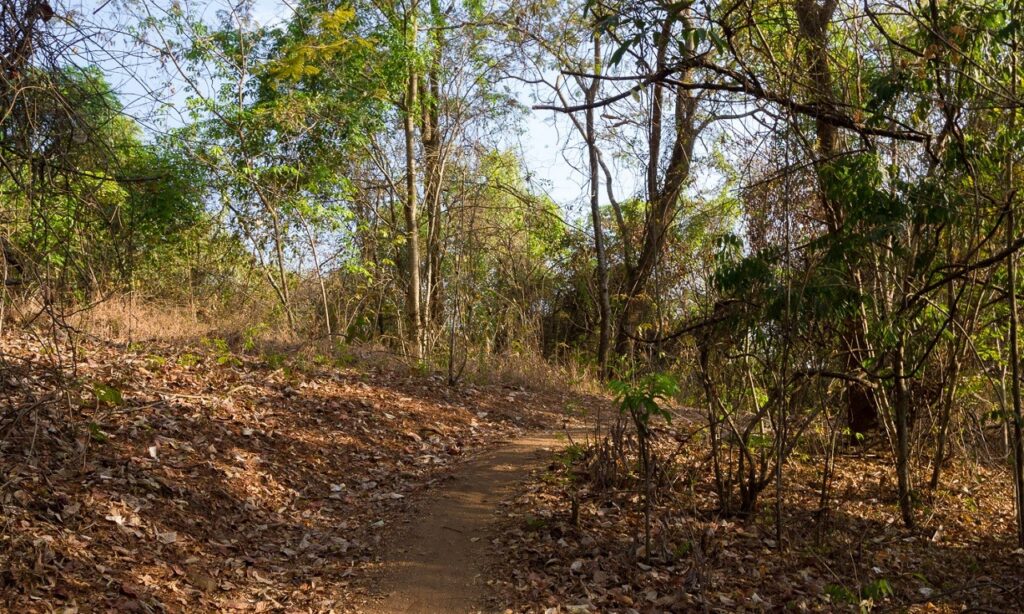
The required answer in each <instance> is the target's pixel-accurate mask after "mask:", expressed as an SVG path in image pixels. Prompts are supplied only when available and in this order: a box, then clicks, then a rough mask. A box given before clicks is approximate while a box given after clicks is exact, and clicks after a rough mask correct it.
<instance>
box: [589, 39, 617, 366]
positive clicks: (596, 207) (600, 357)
mask: <svg viewBox="0 0 1024 614" xmlns="http://www.w3.org/2000/svg"><path fill="white" fill-rule="evenodd" d="M594 74H595V75H600V74H601V37H600V35H598V34H594ZM600 87H601V80H600V78H599V77H595V78H594V79H592V80H591V82H590V87H589V88H587V92H586V99H587V105H588V107H587V127H586V132H587V134H586V139H587V153H588V154H589V156H590V215H591V218H592V223H593V224H594V252H595V254H596V256H597V287H598V294H599V297H598V302H599V308H600V309H599V310H600V317H601V323H600V325H601V332H600V335H599V338H598V346H597V364H598V366H599V367H600V369H601V377H602V378H607V377H608V350H609V345H610V343H611V336H612V303H611V294H610V292H609V290H608V257H607V256H606V255H605V248H604V231H603V230H602V228H601V202H600V192H599V187H600V186H599V177H598V174H599V173H600V170H601V169H600V165H599V160H598V152H597V131H596V128H595V126H594V108H593V107H592V106H590V105H592V104H593V103H594V101H595V100H597V95H598V91H599V89H600Z"/></svg>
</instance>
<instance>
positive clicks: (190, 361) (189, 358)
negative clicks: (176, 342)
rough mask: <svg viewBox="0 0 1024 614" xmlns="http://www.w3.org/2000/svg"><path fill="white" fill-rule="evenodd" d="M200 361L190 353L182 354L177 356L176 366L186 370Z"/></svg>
mask: <svg viewBox="0 0 1024 614" xmlns="http://www.w3.org/2000/svg"><path fill="white" fill-rule="evenodd" d="M202 360H203V359H202V358H200V357H199V356H198V355H196V354H193V353H191V352H185V353H184V354H181V355H180V356H178V366H180V367H185V368H186V369H187V368H189V367H194V366H196V365H198V364H199V363H200V362H202Z"/></svg>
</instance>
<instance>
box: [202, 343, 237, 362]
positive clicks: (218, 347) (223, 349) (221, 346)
mask: <svg viewBox="0 0 1024 614" xmlns="http://www.w3.org/2000/svg"><path fill="white" fill-rule="evenodd" d="M203 345H205V346H206V347H207V348H209V349H210V351H211V352H213V355H214V360H215V361H216V363H217V364H218V365H222V366H233V367H237V366H240V365H241V364H242V361H240V360H238V358H236V357H235V355H234V354H233V353H231V347H230V346H229V345H228V342H227V341H225V340H224V339H220V338H218V337H213V338H204V339H203Z"/></svg>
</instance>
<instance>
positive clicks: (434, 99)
mask: <svg viewBox="0 0 1024 614" xmlns="http://www.w3.org/2000/svg"><path fill="white" fill-rule="evenodd" d="M430 19H431V29H430V39H431V45H432V51H433V54H432V56H431V58H430V61H429V66H428V68H427V74H426V75H425V79H424V88H423V92H422V96H421V100H420V104H421V106H422V107H423V129H422V130H423V134H422V141H423V165H424V168H423V201H424V206H425V207H426V209H427V256H426V262H425V267H426V277H427V279H426V295H425V296H424V300H423V314H422V319H423V327H424V329H425V330H426V329H427V328H429V327H430V326H431V323H432V321H433V320H434V319H435V318H436V317H437V312H438V311H439V305H440V293H439V288H440V287H441V286H440V275H441V245H440V237H441V180H442V177H443V175H444V164H443V162H442V142H441V121H440V104H441V71H440V68H441V58H442V54H443V50H444V35H443V32H444V29H443V27H442V26H443V25H444V15H443V13H442V12H441V5H440V2H438V0H430Z"/></svg>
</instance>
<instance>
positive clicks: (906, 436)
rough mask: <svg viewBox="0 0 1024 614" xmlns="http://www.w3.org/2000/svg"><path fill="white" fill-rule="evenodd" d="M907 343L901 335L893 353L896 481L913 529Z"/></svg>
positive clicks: (905, 521) (903, 510) (902, 510)
mask: <svg viewBox="0 0 1024 614" xmlns="http://www.w3.org/2000/svg"><path fill="white" fill-rule="evenodd" d="M905 342H906V339H905V337H904V336H903V334H902V333H901V337H900V339H899V341H898V342H897V343H896V349H895V351H894V352H893V378H894V379H895V382H894V385H895V392H896V394H895V397H896V399H895V400H896V404H895V408H894V409H895V413H896V416H895V417H896V481H897V488H898V490H899V501H900V515H901V516H902V518H903V524H904V525H906V526H907V527H908V528H913V527H914V507H913V501H912V500H911V493H910V490H911V486H910V432H909V428H910V427H909V424H908V416H909V414H910V387H909V385H908V384H907V374H906V356H905V345H904V344H905Z"/></svg>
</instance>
